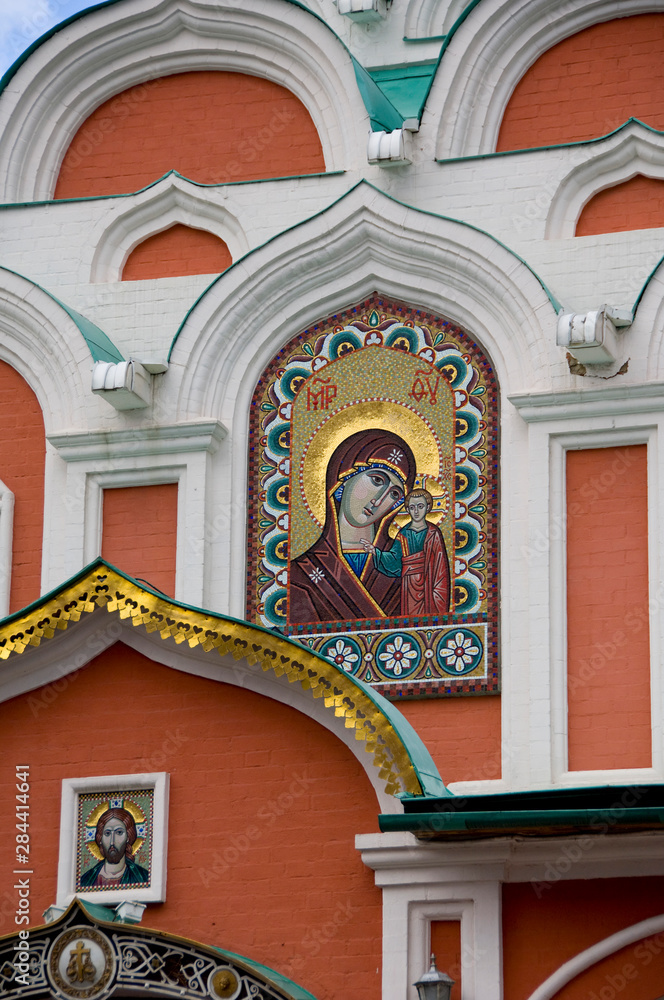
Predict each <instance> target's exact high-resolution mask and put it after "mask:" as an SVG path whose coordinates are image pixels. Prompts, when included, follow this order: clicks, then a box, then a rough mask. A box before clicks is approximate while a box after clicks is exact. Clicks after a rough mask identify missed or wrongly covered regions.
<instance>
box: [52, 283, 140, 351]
mask: <svg viewBox="0 0 664 1000" xmlns="http://www.w3.org/2000/svg"><path fill="white" fill-rule="evenodd" d="M52 298H53V299H55V301H56V302H58V303H59V304H60V305H61V306H62V308H63V309H64V311H65V312H66V313H67V314H68V315H69V316H71V318H72V319H73V321H74V323H76V326H77V327H78V328H79V330H80V331H81V334H82V336H83V339H84V340H85V342H86V344H87V345H88V348H89V349H90V354H91V355H92V360H93V361H111V362H113V364H117V363H118V362H119V361H124V360H125V358H124V357H123V356H122V354H120V352H119V350H118V349H117V347H116V346H115V344H114V343H113V341H112V340H111V339H110V337H108V336H107V335H106V334H105V333H104V331H103V330H101V329H100V328H99V327H98V326H96V325H95V324H94V323H93V322H92V320H89V319H87V318H86V317H85V316H81V314H80V313H79V312H76V310H75V309H72V308H70V306H67V305H65V304H64V302H60V299H56V298H55V296H52Z"/></svg>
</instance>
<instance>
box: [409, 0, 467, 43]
mask: <svg viewBox="0 0 664 1000" xmlns="http://www.w3.org/2000/svg"><path fill="white" fill-rule="evenodd" d="M468 2H469V0H410V3H409V4H408V8H407V10H406V21H405V32H404V33H405V35H406V38H431V37H437V36H439V35H446V34H447V33H448V31H449V30H450V28H451V27H452V26H453V25H454V24H455V22H456V21H457V20H458V19H459V17H460V16H461V14H462V13H463V11H464V9H465V8H466V7H467V6H468Z"/></svg>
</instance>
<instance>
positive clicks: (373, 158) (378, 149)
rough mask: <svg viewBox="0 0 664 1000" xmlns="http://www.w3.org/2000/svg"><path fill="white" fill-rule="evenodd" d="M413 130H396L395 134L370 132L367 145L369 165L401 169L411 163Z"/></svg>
mask: <svg viewBox="0 0 664 1000" xmlns="http://www.w3.org/2000/svg"><path fill="white" fill-rule="evenodd" d="M411 132H412V129H406V128H396V129H394V131H393V132H370V133H369V142H368V144H367V157H368V159H369V163H377V164H378V166H380V167H400V166H403V165H404V164H406V163H410V162H411V157H410V151H411V142H412V139H411Z"/></svg>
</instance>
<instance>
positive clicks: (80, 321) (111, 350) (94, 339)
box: [0, 267, 125, 364]
mask: <svg viewBox="0 0 664 1000" xmlns="http://www.w3.org/2000/svg"><path fill="white" fill-rule="evenodd" d="M0 271H7V272H8V273H9V274H14V275H16V277H17V278H22V279H23V281H27V282H29V283H30V284H31V285H34V287H35V288H38V289H39V290H40V291H41V292H43V293H44V295H48V297H49V299H52V300H53V302H56V303H57V304H58V305H59V306H60V308H61V309H64V311H65V312H66V313H67V315H68V316H69V317H70V319H72V320H73V321H74V323H75V324H76V326H77V327H78V329H79V331H80V333H81V336H82V337H83V339H84V341H85V342H86V344H87V345H88V349H89V351H90V354H91V355H92V359H93V361H111V362H113V363H114V364H117V362H118V361H124V360H125V358H124V357H123V356H122V354H121V353H120V351H119V350H118V349H117V347H116V346H115V344H114V343H113V341H112V340H111V339H110V337H108V336H107V335H106V334H105V333H104V331H103V330H101V329H100V328H99V327H98V326H97V325H96V324H95V323H93V322H92V320H89V319H87V318H86V317H85V316H81V314H80V313H79V312H76V310H75V309H72V308H71V306H68V305H65V303H64V302H62V301H61V300H60V299H59V298H57V297H56V296H55V295H53V293H52V292H49V291H48V289H46V288H44V287H43V285H39V284H37V282H36V281H33V280H32V278H28V277H26V276H25V275H24V274H19V273H18V271H12V270H11V269H10V268H8V267H0Z"/></svg>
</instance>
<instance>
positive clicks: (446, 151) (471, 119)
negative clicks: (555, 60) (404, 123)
mask: <svg viewBox="0 0 664 1000" xmlns="http://www.w3.org/2000/svg"><path fill="white" fill-rule="evenodd" d="M661 10H664V3H662V0H568V2H567V3H565V4H552V3H551V0H483V2H482V3H479V4H478V5H477V6H476V7H474V8H473V10H472V11H471V12H470V14H469V15H468V17H467V18H466V20H465V21H464V22H463V24H461V25H460V27H459V28H458V29H457V31H456V32H455V34H454V35H453V37H452V39H451V42H450V45H449V47H448V49H447V50H446V52H445V55H444V57H443V60H442V62H441V65H440V69H439V70H438V73H437V74H436V78H435V80H434V83H433V87H432V89H431V93H430V95H429V99H428V101H427V108H428V110H427V111H426V112H425V115H424V118H423V123H422V124H423V128H426V127H427V126H428V127H429V128H432V129H434V130H435V131H436V133H437V137H436V143H435V146H436V148H435V154H434V155H435V156H436V157H437V158H438V159H446V158H448V157H459V156H474V155H477V154H484V153H492V152H494V151H495V149H496V142H497V138H498V132H499V129H500V124H501V122H502V118H503V114H504V112H505V108H506V106H507V103H508V101H509V99H510V97H511V95H512V93H513V91H514V88H515V87H516V85H517V83H518V82H519V80H520V79H521V77H522V76H523V75H524V73H525V72H526V70H527V69H528V68H529V67H530V66H531V65H532V64H533V63H534V62H535V61H536V59H537V58H538V57H539V56H540V55H542V54H543V53H544V52H546V51H548V50H549V49H551V48H552V47H553V46H554V45H556V44H557V43H558V42H560V41H562V40H563V39H564V38H567V37H569V36H570V35H574V34H576V33H577V32H579V31H582V30H583V29H584V28H588V27H590V26H591V25H593V24H597V23H599V22H601V21H608V20H613V19H614V18H620V17H628V16H630V15H633V14H640V13H645V12H648V11H661Z"/></svg>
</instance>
